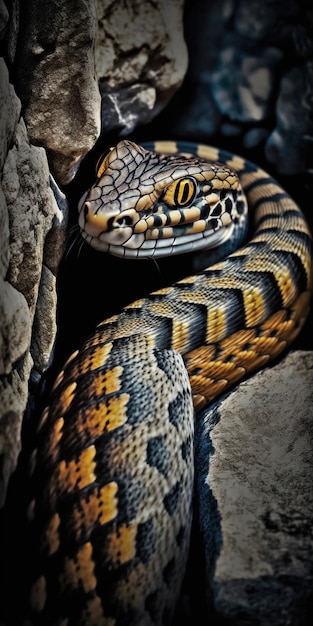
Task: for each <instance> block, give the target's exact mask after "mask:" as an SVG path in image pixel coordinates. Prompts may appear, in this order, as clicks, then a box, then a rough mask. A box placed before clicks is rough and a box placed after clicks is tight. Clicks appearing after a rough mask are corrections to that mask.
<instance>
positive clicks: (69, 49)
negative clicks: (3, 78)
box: [15, 0, 100, 184]
mask: <svg viewBox="0 0 313 626" xmlns="http://www.w3.org/2000/svg"><path fill="white" fill-rule="evenodd" d="M95 35H96V11H95V5H94V2H88V1H87V0H78V1H74V0H70V1H68V2H63V1H62V0H51V2H49V3H44V4H43V3H42V2H40V0H30V1H29V2H28V7H27V15H26V19H23V20H22V21H21V25H20V39H19V46H18V50H17V54H16V61H15V66H16V76H17V78H16V87H17V90H18V94H19V96H20V98H21V100H22V102H23V106H24V117H25V122H26V125H27V129H28V133H29V138H30V141H31V142H32V143H34V144H36V145H41V146H44V147H45V148H46V150H47V154H48V157H49V163H50V167H51V171H52V173H53V174H54V176H55V178H56V179H57V180H58V182H59V183H63V184H66V183H68V182H69V181H70V180H71V179H72V177H73V175H74V174H75V172H76V170H77V167H78V164H79V162H80V160H81V159H82V157H83V156H84V155H85V154H86V153H87V152H88V151H89V150H90V149H91V148H92V146H93V144H94V143H95V141H96V139H97V137H98V135H99V130H100V94H99V90H98V85H97V81H96V79H95V68H94V55H93V49H94V42H95Z"/></svg>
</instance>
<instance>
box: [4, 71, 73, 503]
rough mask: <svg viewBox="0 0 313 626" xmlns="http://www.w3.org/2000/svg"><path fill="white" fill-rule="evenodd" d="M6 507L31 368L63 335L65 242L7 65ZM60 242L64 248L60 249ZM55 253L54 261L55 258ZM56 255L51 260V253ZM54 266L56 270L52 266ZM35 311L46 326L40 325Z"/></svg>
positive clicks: (42, 364) (43, 163) (40, 364)
mask: <svg viewBox="0 0 313 626" xmlns="http://www.w3.org/2000/svg"><path fill="white" fill-rule="evenodd" d="M0 82H1V88H2V89H1V96H0V113H1V126H0V169H1V187H0V223H1V230H0V250H1V252H0V286H1V290H0V324H1V334H0V506H1V505H3V502H4V498H5V493H6V488H7V483H8V480H9V477H10V475H11V473H12V471H13V470H14V468H15V465H16V461H17V457H18V453H19V450H20V433H21V424H22V418H23V414H24V411H25V407H26V403H27V397H28V382H29V377H30V373H31V368H32V366H34V368H35V369H36V370H37V371H39V372H42V371H43V370H44V369H45V368H46V367H47V365H48V362H49V358H50V356H51V350H52V347H53V342H54V338H55V332H56V324H55V311H56V295H55V289H54V281H55V273H56V268H57V265H58V258H60V253H61V251H62V241H63V245H64V234H62V236H60V235H59V234H58V233H57V234H54V235H50V241H49V240H48V241H47V249H46V250H45V240H46V236H47V233H48V232H49V231H50V229H51V227H52V225H53V223H54V222H55V223H58V224H59V227H60V224H61V222H62V215H61V212H60V210H59V209H58V206H57V204H56V201H55V198H54V195H53V193H52V190H51V188H50V183H49V169H48V163H47V159H46V155H45V151H44V149H43V148H37V147H34V146H32V145H30V143H29V140H28V137H27V132H26V128H25V124H24V121H23V119H21V118H20V110H21V104H20V101H19V99H18V98H17V96H16V94H15V92H14V89H13V86H12V85H11V84H10V83H9V78H8V71H7V68H6V66H5V63H4V61H3V59H0ZM51 238H52V240H53V238H56V239H57V240H58V242H59V243H58V246H59V247H57V245H56V243H55V241H54V243H53V241H52V240H51ZM51 247H52V248H53V254H51ZM49 250H50V253H49ZM52 258H53V262H51V260H52ZM36 307H38V310H40V311H41V312H42V313H44V320H45V322H44V324H42V323H41V324H40V325H37V326H34V325H33V322H34V317H35V314H36Z"/></svg>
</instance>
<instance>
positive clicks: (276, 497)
mask: <svg viewBox="0 0 313 626" xmlns="http://www.w3.org/2000/svg"><path fill="white" fill-rule="evenodd" d="M312 383H313V354H312V352H305V351H297V352H291V353H290V354H289V355H288V356H287V357H286V358H285V359H284V360H283V361H281V362H280V363H279V364H278V365H276V366H275V367H272V368H267V369H265V370H263V371H262V372H260V373H258V374H257V375H256V376H254V377H252V378H250V379H249V380H247V381H245V382H243V383H242V384H241V385H239V387H238V388H237V389H236V391H235V392H233V393H231V394H228V395H227V396H226V397H225V399H224V400H221V401H220V402H219V403H218V404H217V406H216V407H215V409H212V410H211V411H210V412H209V413H208V414H207V417H206V418H205V419H204V422H203V423H201V425H200V433H198V436H199V434H200V436H201V437H202V438H204V437H207V441H206V446H202V447H199V448H198V451H197V452H196V458H197V456H198V459H199V460H198V464H199V467H198V471H199V470H200V478H199V486H198V488H199V489H200V490H201V492H202V496H201V500H202V508H201V512H200V515H201V524H202V531H203V533H204V535H205V541H206V559H207V580H208V586H209V593H210V594H211V597H212V604H213V606H214V610H215V614H216V617H217V618H218V619H219V620H220V621H218V623H219V624H220V623H223V624H224V623H225V624H226V623H227V624H228V623H231V624H232V626H237V625H238V626H239V624H240V626H241V625H242V624H245V626H249V625H250V624H251V626H252V625H255V624H258V625H259V626H278V625H279V626H281V624H284V626H289V625H290V626H291V625H294V624H306V623H308V622H307V621H305V620H306V619H308V617H312V614H313V613H312V608H313V604H312V603H313V592H312V571H313V538H312V533H311V528H312V522H313V491H312V441H313V422H312V406H313V405H312V402H313V384H312ZM205 447H206V449H205ZM208 464H209V467H208Z"/></svg>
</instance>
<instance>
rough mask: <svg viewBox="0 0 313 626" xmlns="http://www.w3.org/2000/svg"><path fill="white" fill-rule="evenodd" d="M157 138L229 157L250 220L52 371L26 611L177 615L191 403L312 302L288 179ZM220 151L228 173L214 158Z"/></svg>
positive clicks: (36, 473)
mask: <svg viewBox="0 0 313 626" xmlns="http://www.w3.org/2000/svg"><path fill="white" fill-rule="evenodd" d="M134 145H135V144H134ZM153 147H154V150H155V153H158V152H161V153H163V154H166V153H169V154H175V153H176V152H177V151H178V149H179V150H180V151H182V152H183V153H184V154H185V155H187V157H188V158H189V159H190V164H191V165H192V163H193V161H192V160H193V159H194V158H195V159H196V161H195V162H196V167H197V168H198V167H200V165H199V164H201V162H202V161H203V160H204V163H206V159H210V160H213V161H214V162H219V163H220V164H223V163H225V172H226V173H225V179H227V177H229V176H230V175H231V174H229V172H230V171H231V170H235V171H236V172H237V174H238V176H239V180H240V184H241V186H242V189H243V191H244V193H245V194H246V197H247V200H248V205H249V212H250V213H251V219H252V221H253V235H252V237H251V238H250V240H249V241H248V242H247V243H246V244H245V245H244V246H242V247H241V248H240V249H239V250H237V251H236V252H233V253H232V254H230V255H229V256H228V257H227V258H226V259H224V260H223V261H220V262H218V263H216V264H215V265H213V266H212V267H209V268H206V269H205V270H204V271H202V272H201V273H199V274H197V275H194V276H187V277H186V278H184V279H182V280H180V281H179V282H177V283H176V284H174V285H172V286H169V287H166V288H164V289H161V290H159V291H156V292H154V293H150V294H149V295H148V296H147V297H146V298H144V299H142V300H138V301H136V302H133V303H132V304H130V305H129V306H126V307H125V308H124V309H123V310H122V311H121V313H120V314H119V315H115V316H114V317H112V318H110V319H107V320H104V321H103V322H102V323H101V324H99V325H98V326H97V328H96V329H95V332H94V333H93V335H92V336H91V337H90V338H89V339H88V340H87V341H86V342H85V343H84V345H83V346H82V348H81V350H79V351H77V352H76V353H75V354H73V355H72V356H71V357H70V359H69V360H68V362H67V363H66V365H65V366H64V369H63V370H62V372H61V373H60V374H59V376H58V378H57V380H56V382H55V385H54V388H53V390H52V394H51V398H50V402H49V406H48V407H47V408H46V409H45V411H44V412H43V414H42V417H41V422H40V424H39V428H38V445H37V447H36V449H35V450H34V453H33V455H32V458H31V463H30V470H31V486H32V489H33V491H32V493H33V495H32V497H31V499H30V502H29V508H28V517H29V520H30V529H31V535H32V536H31V540H32V541H33V543H34V545H35V546H37V548H38V553H37V554H36V552H35V548H34V556H33V562H34V564H35V565H34V572H33V576H32V585H31V587H32V588H31V593H30V610H31V619H32V622H33V623H34V624H45V625H49V624H51V625H52V624H53V625H58V626H74V625H75V626H79V625H84V626H123V625H126V624H127V626H132V625H134V626H135V625H136V626H149V625H150V624H151V625H152V624H154V625H156V624H158V625H161V624H170V620H171V616H172V614H173V610H174V607H175V602H176V600H177V597H178V594H179V591H180V586H181V582H182V577H183V573H184V567H185V563H186V555H187V551H188V545H189V534H190V523H191V510H192V489H193V406H194V407H195V408H196V410H199V409H200V408H203V407H205V406H207V405H208V404H209V403H210V402H211V400H213V399H215V398H216V397H217V396H218V395H219V394H220V393H221V392H222V391H225V390H226V389H227V388H229V387H230V386H231V385H232V384H233V383H234V382H236V381H238V380H240V379H241V378H243V377H244V376H246V375H247V374H248V373H250V372H252V371H254V370H256V369H259V368H261V367H263V366H264V365H265V364H266V363H268V362H269V361H270V360H272V359H273V358H275V357H276V356H277V355H278V354H280V353H281V352H282V350H283V349H284V348H286V347H287V346H288V345H289V344H290V343H291V342H292V341H293V340H294V338H295V337H296V336H297V334H298V333H299V331H300V329H301V328H302V325H303V323H304V320H305V319H306V316H307V312H308V308H309V302H310V295H311V288H312V256H311V236H310V233H309V230H308V227H307V225H306V222H305V220H304V218H303V215H302V213H301V211H300V210H299V208H298V207H297V205H296V204H295V203H294V202H293V200H292V199H291V198H290V197H289V196H288V195H287V194H286V193H285V192H284V191H283V190H282V189H281V187H280V186H279V185H278V184H277V183H276V182H275V181H274V180H273V179H271V178H270V177H269V176H268V174H266V173H265V172H264V171H262V170H261V169H260V168H258V167H257V166H254V165H252V164H250V163H247V162H246V161H245V160H244V159H241V158H240V157H236V156H234V155H230V154H228V153H223V152H221V151H219V150H217V149H215V148H210V147H208V146H194V145H193V144H185V145H182V146H177V145H176V144H174V143H173V142H167V143H164V142H161V143H158V144H156V145H154V146H153ZM132 150H133V151H135V148H132ZM112 152H113V151H110V153H109V154H111V155H112ZM126 152H127V151H126ZM132 153H133V152H132ZM155 153H153V154H155ZM141 154H142V153H141V149H139V156H140V155H141ZM106 158H107V157H105V158H104V159H103V160H102V161H101V162H100V164H99V169H100V174H101V176H104V175H105V168H106V167H107V161H105V159H106ZM171 159H172V157H170V161H169V163H170V164H171V166H172V163H173V162H172V160H171ZM138 162H139V163H140V162H141V161H140V158H138ZM165 163H166V160H165V158H164V164H165ZM137 166H138V163H137V164H136V168H137ZM214 167H217V169H218V171H219V175H218V179H219V180H222V178H223V175H221V172H222V165H218V166H214ZM121 168H123V163H121ZM136 168H135V169H136ZM164 169H165V170H166V167H165V165H164ZM190 171H191V170H189V172H190ZM192 171H193V170H192ZM210 171H212V169H211V170H210ZM137 172H138V170H137ZM157 173H158V172H157V171H156V172H155V171H153V174H154V175H155V176H156V175H157ZM150 174H151V175H152V173H150ZM188 176H189V174H188V175H187V174H186V167H185V166H184V171H183V172H182V176H181V177H180V181H181V182H179V184H178V186H177V185H175V188H174V189H171V188H170V189H169V190H168V186H167V187H166V189H167V191H166V193H168V194H169V195H170V201H171V200H173V203H174V205H175V207H176V206H177V203H179V204H180V205H181V208H182V210H188V207H187V208H186V206H185V203H186V202H187V201H188V200H189V202H190V203H191V204H192V203H193V202H194V191H195V189H194V188H193V182H192V180H193V179H192V180H191V181H190V180H189V178H188ZM193 176H194V172H193V174H192V177H193ZM231 176H232V175H231ZM175 180H176V179H175ZM128 184H129V182H128ZM172 184H173V181H171V182H170V185H172ZM218 185H220V183H218ZM134 187H135V185H134ZM136 188H138V186H137V187H136ZM151 193H153V192H151ZM240 201H241V200H240ZM83 202H85V200H84V201H83ZM87 202H88V201H87ZM81 206H83V204H82V205H81ZM89 209H90V207H89ZM89 209H88V210H89ZM127 210H129V208H128V209H127ZM175 210H176V209H175ZM159 215H160V214H159ZM111 217H112V216H111ZM136 223H137V222H136ZM126 226H127V224H126Z"/></svg>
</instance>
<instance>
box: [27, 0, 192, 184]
mask: <svg viewBox="0 0 313 626" xmlns="http://www.w3.org/2000/svg"><path fill="white" fill-rule="evenodd" d="M182 9H183V0H174V2H171V3H168V2H166V1H165V0H157V2H152V1H151V2H149V1H148V0H147V1H146V2H144V3H142V2H140V0H131V2H128V3H120V2H118V1H116V2H112V1H108V0H93V2H87V1H86V0H79V2H74V0H70V1H68V2H63V1H62V0H53V1H52V2H49V3H48V4H47V3H46V4H44V5H43V4H42V2H40V0H29V2H28V3H27V7H26V8H25V9H24V12H23V21H22V22H21V31H20V39H19V45H18V49H17V56H16V60H15V71H16V87H17V90H18V94H19V96H20V98H21V100H22V102H23V106H24V117H25V121H26V125H27V128H28V133H29V137H30V140H31V141H32V142H33V143H35V144H37V145H41V146H44V147H45V148H46V150H47V154H48V158H49V164H50V168H51V171H52V173H53V175H54V176H55V178H56V180H57V181H58V182H59V183H61V184H67V183H69V182H70V180H71V179H72V178H73V176H74V174H75V173H76V171H77V168H78V165H79V163H80V161H81V159H82V158H83V156H84V155H85V154H86V153H87V152H88V151H89V150H90V149H91V148H92V147H93V145H94V143H95V142H96V140H97V138H98V135H99V132H100V120H102V130H103V131H104V132H105V133H107V132H112V131H116V130H118V131H123V132H126V133H129V132H131V131H132V130H133V129H134V128H135V127H136V126H137V125H138V124H140V123H146V122H148V121H149V120H150V119H151V118H152V117H153V116H155V115H156V114H157V113H158V112H159V111H160V109H161V108H163V107H164V106H165V105H166V103H167V102H168V100H169V98H170V97H171V96H172V95H173V93H174V92H175V91H176V90H177V89H178V87H179V86H180V84H181V83H182V81H183V78H184V76H185V73H186V69H187V50H186V45H185V41H184V38H183V21H182ZM97 17H98V21H97ZM82 60H83V62H82ZM99 87H100V92H101V96H102V105H101V106H102V113H101V115H100V92H99Z"/></svg>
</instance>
